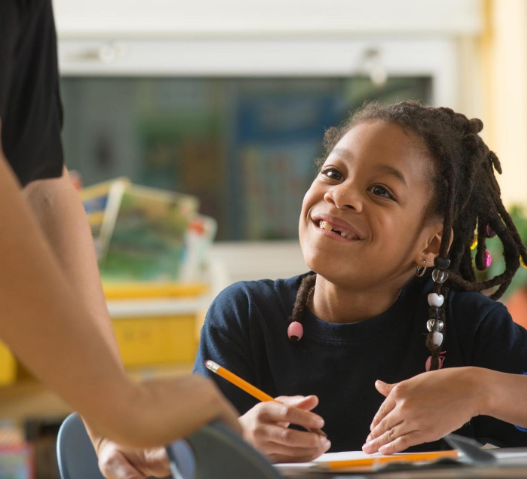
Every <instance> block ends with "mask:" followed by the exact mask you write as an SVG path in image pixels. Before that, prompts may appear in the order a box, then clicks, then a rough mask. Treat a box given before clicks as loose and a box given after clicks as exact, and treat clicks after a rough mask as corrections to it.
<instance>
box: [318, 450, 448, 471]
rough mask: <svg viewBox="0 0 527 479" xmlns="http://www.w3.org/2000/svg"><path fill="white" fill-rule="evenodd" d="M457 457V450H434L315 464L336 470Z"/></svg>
mask: <svg viewBox="0 0 527 479" xmlns="http://www.w3.org/2000/svg"><path fill="white" fill-rule="evenodd" d="M445 457H448V458H451V459H457V457H458V453H457V451H434V452H420V453H414V454H401V455H398V456H381V457H368V458H364V459H349V460H345V461H330V462H321V463H319V464H317V469H318V468H320V469H324V470H330V471H331V470H337V469H344V468H350V469H351V468H355V467H368V466H371V467H374V466H381V465H384V464H389V463H393V462H423V461H435V460H437V459H442V458H445Z"/></svg>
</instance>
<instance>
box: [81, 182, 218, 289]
mask: <svg viewBox="0 0 527 479" xmlns="http://www.w3.org/2000/svg"><path fill="white" fill-rule="evenodd" d="M80 195H81V199H82V202H83V204H84V209H85V211H86V214H87V216H88V220H89V223H90V227H91V230H92V234H93V240H94V244H95V250H96V252H97V258H98V262H99V268H100V271H101V276H102V279H103V281H105V282H115V281H117V282H130V281H141V282H144V281H183V282H185V281H190V282H192V281H199V280H201V275H202V273H203V269H204V266H205V263H206V256H207V252H208V250H209V248H210V245H211V244H212V241H213V240H214V237H215V235H216V230H217V224H216V221H215V220H214V219H213V218H210V217H207V216H203V215H200V214H199V212H198V210H199V201H198V199H197V198H196V197H194V196H189V195H184V194H180V193H174V192H170V191H164V190H159V189H156V188H147V187H144V186H137V185H134V184H132V183H131V182H130V180H128V179H127V178H118V179H116V180H112V181H108V182H105V183H101V184H98V185H94V186H91V187H88V188H84V189H82V190H80Z"/></svg>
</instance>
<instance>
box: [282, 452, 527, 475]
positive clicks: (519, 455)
mask: <svg viewBox="0 0 527 479" xmlns="http://www.w3.org/2000/svg"><path fill="white" fill-rule="evenodd" d="M489 452H492V454H494V455H495V456H496V457H497V458H498V464H503V465H507V466H512V465H525V464H527V448H516V449H515V448H510V449H503V450H501V449H499V448H498V449H490V450H489ZM405 454H411V453H404V452H403V453H399V454H396V455H397V456H404V455H405ZM369 457H383V455H382V454H379V453H376V454H371V455H370V454H366V453H365V452H363V451H345V452H330V453H327V454H323V455H322V456H320V457H319V458H317V459H315V460H314V461H313V462H297V463H287V464H286V463H284V464H275V466H276V467H277V468H278V469H280V470H292V471H303V470H306V471H307V470H309V469H313V466H316V465H317V464H321V463H326V462H330V461H349V460H351V459H367V458H369ZM459 458H460V459H462V458H463V453H459Z"/></svg>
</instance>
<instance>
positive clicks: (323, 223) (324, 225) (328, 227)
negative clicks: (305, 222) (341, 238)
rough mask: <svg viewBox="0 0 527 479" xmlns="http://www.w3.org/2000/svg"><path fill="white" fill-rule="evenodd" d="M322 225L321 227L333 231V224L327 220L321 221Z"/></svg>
mask: <svg viewBox="0 0 527 479" xmlns="http://www.w3.org/2000/svg"><path fill="white" fill-rule="evenodd" d="M320 227H321V228H322V229H323V230H326V231H331V225H330V224H329V223H328V222H327V221H321V222H320Z"/></svg>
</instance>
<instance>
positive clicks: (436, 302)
mask: <svg viewBox="0 0 527 479" xmlns="http://www.w3.org/2000/svg"><path fill="white" fill-rule="evenodd" d="M444 301H445V297H444V296H443V295H442V294H436V293H430V294H429V295H428V304H429V305H430V306H435V307H436V308H440V307H441V306H443V303H444Z"/></svg>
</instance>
